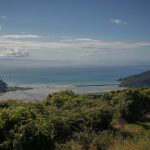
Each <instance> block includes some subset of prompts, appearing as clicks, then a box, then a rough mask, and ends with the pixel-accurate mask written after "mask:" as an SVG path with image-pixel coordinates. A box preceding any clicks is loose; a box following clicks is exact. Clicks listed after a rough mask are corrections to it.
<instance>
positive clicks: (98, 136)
mask: <svg viewBox="0 0 150 150" xmlns="http://www.w3.org/2000/svg"><path fill="white" fill-rule="evenodd" d="M149 129H150V89H148V88H143V89H126V90H123V91H116V92H109V93H105V94H102V95H99V96H90V95H77V94H75V93H74V92H73V91H69V90H67V91H61V92H58V93H53V94H49V95H48V97H47V98H46V99H45V100H43V101H42V102H37V103H31V102H29V103H23V102H20V101H15V100H8V101H3V102H1V103H0V149H3V150H34V149H36V150H107V149H108V150H120V149H123V150H126V149H133V150H134V149H136V150H146V149H148V148H149V146H150V144H149V143H150V130H149Z"/></svg>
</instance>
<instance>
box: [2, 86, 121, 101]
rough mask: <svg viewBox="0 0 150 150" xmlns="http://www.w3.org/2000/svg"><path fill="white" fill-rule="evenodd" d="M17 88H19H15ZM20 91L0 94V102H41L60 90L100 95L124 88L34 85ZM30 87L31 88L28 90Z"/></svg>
mask: <svg viewBox="0 0 150 150" xmlns="http://www.w3.org/2000/svg"><path fill="white" fill-rule="evenodd" d="M17 87H19V86H17ZM21 87H22V88H21V89H19V88H18V89H16V90H11V91H8V92H6V93H2V94H0V100H7V99H16V100H26V101H34V100H35V101H37V100H43V99H45V98H46V97H47V95H48V94H50V93H54V92H59V91H62V90H72V91H74V92H75V93H77V94H94V95H95V94H96V95H97V94H102V93H105V92H110V91H117V90H122V89H124V87H119V84H86V85H85V84H84V85H73V84H72V85H71V84H70V85H68V84H64V85H62V84H61V85H58V84H57V85H56V84H55V85H54V84H53V85H43V84H42V85H40V86H39V85H37V86H36V85H35V86H34V87H33V86H29V85H28V87H26V86H24V87H23V86H21ZM30 87H31V88H30Z"/></svg>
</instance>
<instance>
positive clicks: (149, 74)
mask: <svg viewBox="0 0 150 150" xmlns="http://www.w3.org/2000/svg"><path fill="white" fill-rule="evenodd" d="M118 81H119V82H120V85H119V86H120V87H131V88H134V87H135V88H138V87H150V70H149V71H146V72H143V73H141V74H136V75H131V76H128V77H125V78H120V79H119V80H118Z"/></svg>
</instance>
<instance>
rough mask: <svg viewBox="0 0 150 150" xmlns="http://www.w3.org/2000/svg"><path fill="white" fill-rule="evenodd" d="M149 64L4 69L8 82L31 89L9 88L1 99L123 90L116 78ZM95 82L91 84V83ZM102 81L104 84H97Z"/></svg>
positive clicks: (143, 69)
mask: <svg viewBox="0 0 150 150" xmlns="http://www.w3.org/2000/svg"><path fill="white" fill-rule="evenodd" d="M149 69H150V67H93V68H89V67H88V68H87V67H85V68H83V67H82V68H81V67H80V68H32V69H31V68H21V69H9V70H7V69H6V68H5V69H1V70H0V76H1V77H2V78H3V80H4V81H6V82H7V83H8V85H9V86H24V87H32V88H33V89H30V90H19V91H11V92H6V93H4V94H1V95H0V100H6V99H17V100H26V101H27V100H32V101H36V100H42V99H44V98H45V97H46V96H47V95H48V94H49V93H53V92H58V91H60V90H65V89H71V90H73V91H74V92H76V93H97V92H98V93H100V92H102V93H103V92H109V91H112V90H113V91H114V90H120V89H122V88H120V87H118V85H112V84H118V82H117V80H118V79H119V78H122V77H126V76H128V75H132V74H137V73H141V72H143V71H146V70H149ZM91 85H92V86H91ZM96 85H103V86H96Z"/></svg>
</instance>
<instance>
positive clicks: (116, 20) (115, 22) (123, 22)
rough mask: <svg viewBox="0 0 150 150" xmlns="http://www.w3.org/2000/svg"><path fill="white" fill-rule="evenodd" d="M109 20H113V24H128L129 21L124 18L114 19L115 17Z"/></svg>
mask: <svg viewBox="0 0 150 150" xmlns="http://www.w3.org/2000/svg"><path fill="white" fill-rule="evenodd" d="M109 21H110V22H111V23H113V24H118V25H119V24H124V25H127V24H128V22H126V21H123V20H120V19H114V18H112V19H109Z"/></svg>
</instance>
